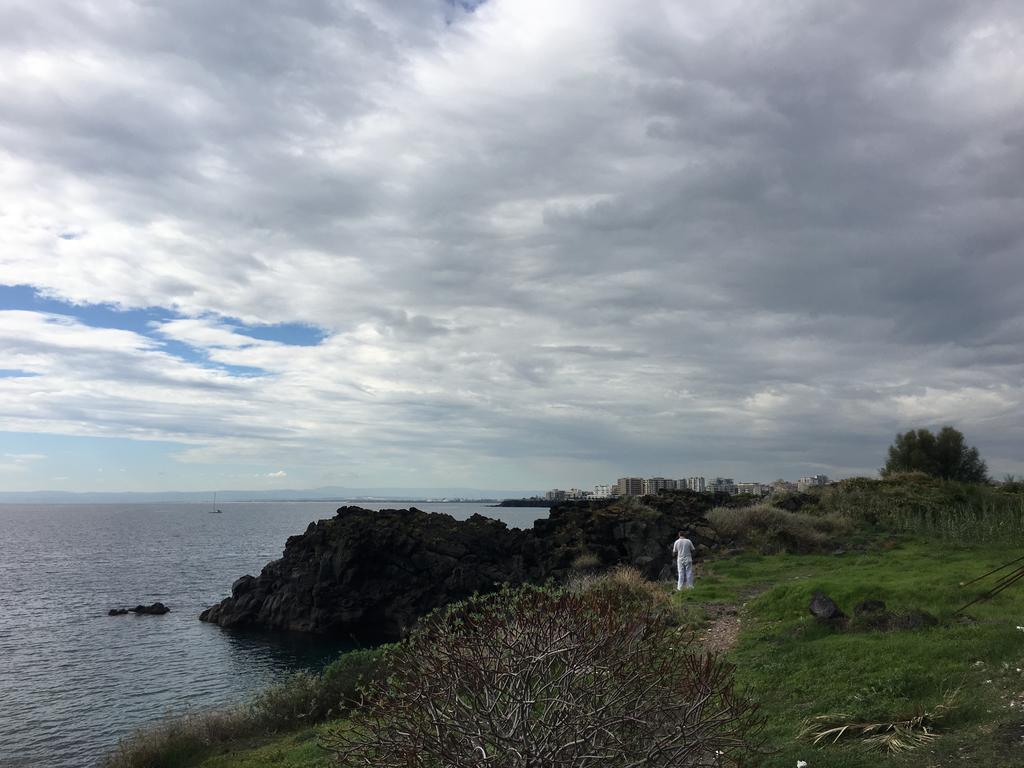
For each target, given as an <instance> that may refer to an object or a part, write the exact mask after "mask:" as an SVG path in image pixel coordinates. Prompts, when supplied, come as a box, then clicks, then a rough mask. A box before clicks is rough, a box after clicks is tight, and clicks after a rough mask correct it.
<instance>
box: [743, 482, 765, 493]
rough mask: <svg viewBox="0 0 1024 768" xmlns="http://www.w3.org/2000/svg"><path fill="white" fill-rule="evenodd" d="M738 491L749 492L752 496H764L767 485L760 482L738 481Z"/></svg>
mask: <svg viewBox="0 0 1024 768" xmlns="http://www.w3.org/2000/svg"><path fill="white" fill-rule="evenodd" d="M736 493H749V494H750V495H751V496H764V494H765V487H764V486H763V485H761V484H760V483H736Z"/></svg>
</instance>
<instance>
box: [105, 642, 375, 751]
mask: <svg viewBox="0 0 1024 768" xmlns="http://www.w3.org/2000/svg"><path fill="white" fill-rule="evenodd" d="M384 652H385V647H383V646H382V647H380V648H374V649H372V650H358V651H350V652H349V653H346V654H344V655H343V656H341V657H340V658H339V659H338V660H337V661H334V662H333V663H331V664H329V665H328V666H327V667H326V668H325V669H324V671H323V672H322V673H320V674H319V675H314V674H310V673H306V672H300V673H298V674H296V675H293V676H292V677H290V678H289V679H288V680H286V681H285V682H283V683H279V684H277V685H274V686H271V687H270V688H267V689H266V690H264V691H262V692H261V693H259V694H258V695H257V696H256V697H255V698H254V699H253V700H252V701H250V702H249V703H248V704H245V705H242V706H238V707H233V708H230V709H219V710H207V711H199V712H186V713H184V714H181V715H176V716H172V717H168V718H166V719H165V720H164V721H162V722H160V723H158V724H156V725H154V726H151V727H149V728H145V729H143V730H140V731H138V732H136V733H135V734H133V735H132V736H130V737H129V738H127V739H124V740H122V741H121V743H120V744H118V747H117V751H116V752H114V753H113V754H112V755H110V756H108V757H107V758H106V760H105V761H104V762H103V768H179V767H181V766H186V765H191V764H192V763H193V762H194V761H195V760H196V759H198V758H199V757H201V756H203V755H205V754H206V753H208V752H209V751H210V750H211V749H212V748H214V747H216V746H218V745H222V744H226V743H228V742H232V741H236V740H239V739H246V738H250V737H254V736H264V735H267V734H272V733H282V732H286V731H291V730H295V729H298V728H303V727H305V726H309V725H313V724H315V723H320V722H323V721H324V720H327V719H328V718H331V717H337V716H339V715H341V714H343V713H344V712H347V711H349V710H350V709H352V708H353V707H355V706H357V705H358V704H359V702H360V698H361V691H362V688H363V686H365V685H366V684H368V683H370V682H373V681H376V680H379V679H382V678H383V676H384V675H385V674H386V669H385V667H384Z"/></svg>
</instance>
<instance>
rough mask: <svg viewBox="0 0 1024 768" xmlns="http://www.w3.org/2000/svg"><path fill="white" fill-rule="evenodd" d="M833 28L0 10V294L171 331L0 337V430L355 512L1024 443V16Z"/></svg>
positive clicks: (566, 13) (378, 7) (957, 16)
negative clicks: (418, 497) (967, 444)
mask: <svg viewBox="0 0 1024 768" xmlns="http://www.w3.org/2000/svg"><path fill="white" fill-rule="evenodd" d="M824 8H825V6H824V5H823V4H821V3H819V2H810V1H807V2H800V3H796V4H788V5H786V6H784V7H783V6H772V5H765V4H756V3H750V2H730V3H718V4H714V6H711V5H707V4H705V5H703V6H702V5H692V4H690V5H686V6H681V5H679V4H678V3H671V2H664V3H661V2H656V3H651V4H647V5H645V6H644V13H642V14H638V13H636V9H635V6H634V5H632V4H629V3H624V2H612V1H611V0H601V1H600V2H582V0H581V1H580V2H565V3H559V4H556V6H553V5H552V4H550V3H541V2H539V0H536V1H533V0H531V1H530V2H524V1H523V0H517V1H515V2H513V1H512V0H489V2H487V3H485V4H484V5H482V6H481V7H480V8H479V9H478V10H477V11H476V12H475V13H474V14H466V13H462V12H460V11H458V10H457V9H454V8H453V7H451V6H450V5H446V4H444V3H440V2H439V3H436V4H415V6H412V5H409V4H404V5H395V4H390V3H375V2H367V3H359V4H358V5H356V4H352V5H346V4H331V5H320V4H311V5H305V4H298V5H291V6H279V7H278V6H274V7H271V6H270V5H267V4H263V3H228V5H227V6H224V7H221V6H220V5H217V4H214V5H210V4H198V3H184V4H176V5H172V6H162V5H160V4H155V5H154V4H141V3H133V2H127V0H125V2H123V3H121V5H120V6H119V13H117V14H109V13H99V12H98V11H96V10H95V9H93V8H92V7H91V6H82V5H81V4H75V3H70V2H68V3H62V2H58V3H57V5H56V6H54V5H53V4H50V5H48V6H47V8H45V9H43V8H42V7H41V6H40V7H36V6H32V5H27V4H25V5H19V6H18V7H17V8H14V7H11V8H8V9H6V10H5V11H2V12H0V29H5V30H8V31H7V32H6V33H0V43H2V44H0V73H3V74H0V99H2V100H3V101H4V103H5V104H7V105H9V109H8V110H7V112H6V113H5V119H4V125H3V127H2V129H0V131H2V136H3V139H4V140H3V142H2V144H3V146H4V147H5V150H4V153H3V155H2V156H0V275H2V276H3V278H2V280H3V282H4V283H6V284H28V285H32V286H35V287H37V288H38V289H40V290H41V291H43V292H45V293H46V294H47V295H50V296H54V297H59V298H63V299H65V300H70V301H74V302H80V303H99V302H105V303H110V304H114V305H116V306H121V307H126V308H129V307H130V308H145V307H164V308H167V309H170V310H173V311H175V312H176V313H177V314H178V316H177V317H175V318H174V319H171V320H166V321H162V322H160V323H159V324H158V325H157V326H155V327H154V328H153V329H152V330H151V331H150V333H149V334H148V335H147V334H143V333H133V332H131V331H126V330H118V329H102V328H93V327H90V326H88V325H86V324H84V323H81V322H77V321H75V320H73V319H69V318H67V317H62V316H59V315H57V314H55V313H42V312H30V311H9V312H2V313H0V345H2V346H3V348H4V350H5V361H4V363H3V365H2V367H3V368H4V369H13V370H20V371H26V372H29V373H33V374H36V375H35V376H32V377H3V378H0V421H2V425H3V427H4V428H5V429H7V430H21V431H28V432H50V433H62V434H74V435H93V436H119V437H131V438H137V439H150V440H155V439H160V440H170V441H175V442H178V443H180V444H181V445H182V446H183V448H182V449H181V450H180V452H179V453H178V458H179V459H180V460H181V461H184V462H188V463H189V464H190V465H199V464H202V463H204V462H212V463H217V462H223V463H231V462H233V461H235V460H236V459H238V460H244V461H246V462H250V463H253V464H257V465H259V471H260V473H261V474H263V475H264V476H266V477H271V476H274V474H275V473H274V472H271V471H265V470H269V468H270V467H273V466H278V465H280V464H282V463H286V465H288V466H291V467H295V466H313V467H317V468H323V469H324V471H327V470H328V469H330V468H333V467H338V466H344V467H346V471H350V472H354V473H355V474H356V475H357V476H358V477H363V478H365V481H366V484H373V483H375V482H376V483H382V482H387V481H388V480H389V479H390V478H391V477H394V476H396V473H399V475H400V474H401V473H413V472H415V473H416V474H417V476H418V477H425V478H434V481H435V482H437V483H438V484H442V483H447V482H449V481H450V482H456V481H463V480H471V479H474V478H478V479H479V477H478V476H481V475H483V476H485V478H491V480H490V481H489V482H490V483H491V484H493V485H508V484H520V485H523V486H524V487H529V486H537V485H543V484H544V483H546V482H556V481H560V480H559V477H560V476H561V475H560V473H563V472H566V471H570V470H571V471H573V472H578V473H582V474H583V475H584V476H582V477H580V476H578V475H577V476H576V477H574V478H564V481H565V482H569V481H570V480H571V481H572V482H573V483H579V484H585V483H587V482H591V481H598V480H604V479H607V477H605V476H604V473H609V472H610V473H615V472H617V471H620V470H621V471H622V472H627V471H628V472H640V471H644V470H645V469H646V468H649V469H650V471H652V472H657V473H660V474H675V473H677V469H678V470H679V471H682V470H684V469H686V468H707V469H708V471H715V468H716V467H717V468H721V471H722V472H723V473H733V474H741V473H743V472H747V473H750V474H756V475H760V476H762V477H767V476H769V475H777V474H779V473H780V472H785V471H786V468H787V467H792V468H793V469H792V471H790V474H796V473H798V472H799V471H800V469H799V468H800V467H801V466H803V465H806V464H808V463H812V462H813V463H816V464H817V463H820V462H824V463H826V464H828V465H829V466H831V467H834V468H836V471H848V470H850V468H857V467H859V468H861V469H862V470H864V471H870V470H871V469H872V468H873V467H875V466H877V465H878V463H879V462H880V459H879V454H880V453H882V452H883V451H884V447H885V445H886V444H887V442H888V440H890V439H891V436H892V433H894V432H895V431H896V430H897V429H903V428H907V427H909V426H918V425H921V426H927V425H936V424H938V423H943V422H952V423H955V424H957V426H959V427H960V428H962V429H964V430H965V432H967V434H968V438H969V439H970V440H972V441H975V442H977V443H978V444H979V447H980V448H981V449H982V453H983V454H985V453H986V451H987V450H991V452H993V453H995V454H998V455H1001V456H1011V455H1013V451H1012V447H1013V446H1015V445H1019V444H1020V441H1021V439H1022V438H1024V424H1022V423H1021V420H1020V417H1019V415H1017V414H1019V413H1020V412H1021V408H1020V406H1021V405H1022V404H1024V388H1022V385H1021V381H1022V380H1024V376H1022V374H1024V365H1022V362H1021V360H1020V358H1019V354H1018V352H1017V343H1018V337H1019V334H1020V329H1021V327H1024V319H1022V318H1024V314H1022V311H1021V309H1020V308H1021V306H1024V288H1022V286H1024V279H1022V277H1024V275H1022V271H1021V270H1022V266H1021V261H1020V259H1019V249H1020V244H1021V242H1022V240H1024V228H1022V226H1021V221H1024V203H1022V202H1021V199H1020V197H1019V195H1018V191H1017V187H1018V186H1019V178H1020V172H1021V171H1022V170H1024V138H1022V134H1021V132H1020V129H1019V127H1018V126H1019V125H1021V118H1022V117H1024V115H1022V114H1021V107H1020V104H1021V103H1022V100H1020V99H1013V98H1008V97H1007V94H1015V93H1019V92H1020V91H1021V89H1022V88H1024V79H1022V78H1021V76H1020V74H1019V73H1020V67H1019V66H1014V63H1015V62H1019V51H1017V50H1016V49H1015V47H1014V45H1013V40H1015V39H1016V38H1017V37H1018V36H1019V33H1020V32H1021V31H1022V29H1021V28H1022V26H1024V14H1022V13H1021V11H1020V9H1019V8H1017V7H1016V6H1014V5H1012V4H1009V3H1004V2H995V3H990V4H981V5H977V4H975V5H970V4H967V5H956V4H947V5H943V6H941V7H937V8H932V7H929V8H928V9H922V8H919V7H917V6H914V5H907V6H898V7H896V6H894V7H892V8H886V9H885V10H884V11H882V12H879V11H878V9H875V8H870V9H869V8H867V7H866V6H861V5H858V4H855V3H849V4H847V5H846V6H845V12H843V13H831V12H830V13H824V14H823V13H822V11H823V9H824ZM446 19H447V21H450V22H451V23H450V24H449V23H446ZM5 21H6V23H4V22H5ZM228 28H230V29H231V30H232V31H233V34H231V35H227V34H224V30H225V29H228ZM908 39H912V40H913V41H914V44H913V45H908V44H907V40H908ZM253 40H258V41H259V42H260V44H259V45H251V44H249V43H247V44H242V43H241V42H238V43H237V44H236V43H235V42H233V41H250V42H251V41H253ZM68 233H71V234H73V237H69V238H68V239H64V238H62V237H61V235H62V234H65V235H66V234H68ZM239 320H240V321H241V322H243V323H249V324H259V323H282V322H283V323H308V324H311V325H314V326H316V327H318V328H321V329H323V330H324V332H325V336H324V338H323V339H322V340H321V341H320V343H319V344H317V345H315V346H308V347H297V346H289V345H286V344H282V343H279V342H272V341H261V340H258V339H253V338H250V337H248V336H245V335H243V334H241V333H239V332H238V328H237V327H236V326H237V322H238V321H239ZM165 343H167V344H169V345H170V346H165ZM178 343H180V344H184V345H187V346H188V347H190V348H192V349H193V350H194V351H195V352H196V356H195V359H191V360H189V359H180V358H179V357H177V356H175V354H172V352H174V351H175V350H176V349H177V347H176V344H178ZM186 357H187V356H186ZM235 367H242V368H244V370H245V371H246V373H244V374H243V373H236V372H234V371H235ZM253 369H255V370H257V371H261V372H263V373H262V375H259V376H253V375H251V374H252V371H253ZM922 422H928V423H927V424H924V423H922ZM1022 469H1024V467H1018V466H1009V465H1008V466H1007V467H1006V470H1007V471H1018V472H1019V471H1022ZM250 471H257V470H256V469H255V468H254V469H252V470H250ZM538 472H539V473H542V474H543V475H544V476H543V477H542V478H541V477H537V476H536V473H538ZM293 476H294V471H293ZM481 482H483V480H481Z"/></svg>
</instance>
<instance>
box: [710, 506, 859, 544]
mask: <svg viewBox="0 0 1024 768" xmlns="http://www.w3.org/2000/svg"><path fill="white" fill-rule="evenodd" d="M707 518H708V522H710V523H711V525H712V526H713V527H714V528H715V530H716V531H717V532H718V535H719V536H720V537H721V538H722V539H725V540H731V541H733V542H734V543H736V544H740V545H743V546H749V547H754V548H756V549H757V550H759V551H760V552H762V553H764V554H771V553H775V552H797V553H803V552H815V551H820V550H822V549H826V548H829V547H832V546H835V545H836V544H837V543H839V542H840V540H841V537H843V536H845V535H846V534H848V533H849V532H850V530H851V529H852V523H851V522H850V520H849V519H847V518H845V517H843V516H841V515H837V514H825V515H812V514H808V513H805V512H787V511H786V510H783V509H778V508H777V507H774V506H772V505H770V504H755V505H752V506H749V507H740V508H738V509H733V508H727V507H717V508H716V509H713V510H711V511H710V512H709V513H708V515H707Z"/></svg>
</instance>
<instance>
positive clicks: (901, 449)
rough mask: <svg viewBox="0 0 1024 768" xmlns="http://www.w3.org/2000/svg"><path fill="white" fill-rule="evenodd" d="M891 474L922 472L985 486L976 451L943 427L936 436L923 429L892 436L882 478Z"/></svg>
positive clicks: (954, 431) (985, 471)
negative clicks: (893, 440)
mask: <svg viewBox="0 0 1024 768" xmlns="http://www.w3.org/2000/svg"><path fill="white" fill-rule="evenodd" d="M895 472H924V473H925V474H928V475H932V476H933V477H941V478H943V479H944V480H961V481H963V482H968V483H984V482H988V467H987V466H985V462H984V461H982V459H981V457H980V456H979V455H978V449H977V448H974V447H971V448H968V447H967V444H966V442H965V441H964V436H963V433H962V432H960V431H959V430H957V429H953V427H950V426H945V427H943V428H942V429H941V430H940V431H939V434H938V435H933V434H932V433H931V431H930V430H927V429H918V430H913V429H912V430H910V431H909V432H904V433H903V434H901V435H896V440H895V442H893V444H892V445H891V446H889V459H888V461H886V462H885V467H884V468H883V469H882V474H883V475H891V474H893V473H895Z"/></svg>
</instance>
